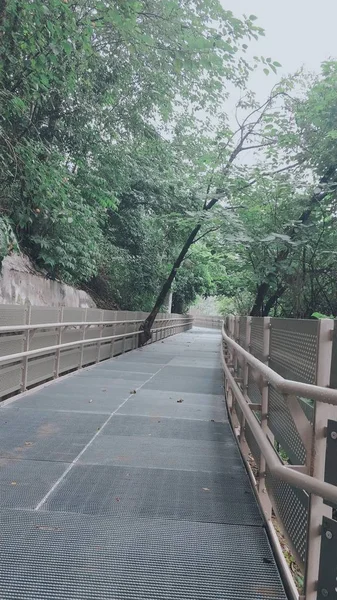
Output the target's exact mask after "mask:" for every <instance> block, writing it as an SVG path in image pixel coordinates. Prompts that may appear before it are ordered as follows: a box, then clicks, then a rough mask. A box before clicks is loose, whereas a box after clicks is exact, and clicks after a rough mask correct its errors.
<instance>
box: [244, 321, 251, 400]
mask: <svg viewBox="0 0 337 600" xmlns="http://www.w3.org/2000/svg"><path fill="white" fill-rule="evenodd" d="M251 331H252V317H247V320H246V335H245V350H247V352H250V336H251ZM248 380H249V365H248V363H247V361H246V360H245V362H244V363H243V395H244V397H245V398H246V399H247V398H248Z"/></svg>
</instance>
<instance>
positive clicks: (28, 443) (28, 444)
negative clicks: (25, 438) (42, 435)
mask: <svg viewBox="0 0 337 600" xmlns="http://www.w3.org/2000/svg"><path fill="white" fill-rule="evenodd" d="M32 445H33V442H25V446H32Z"/></svg>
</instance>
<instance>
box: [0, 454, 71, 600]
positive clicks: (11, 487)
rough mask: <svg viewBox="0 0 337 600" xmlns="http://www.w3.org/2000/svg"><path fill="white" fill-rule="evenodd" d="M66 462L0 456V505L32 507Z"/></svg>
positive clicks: (60, 473) (59, 474)
mask: <svg viewBox="0 0 337 600" xmlns="http://www.w3.org/2000/svg"><path fill="white" fill-rule="evenodd" d="M67 466H68V465H67V464H66V463H61V462H48V461H36V460H25V461H23V460H12V459H8V458H0V507H1V508H4V507H8V508H11V507H13V506H14V507H15V508H30V509H33V508H35V506H36V505H37V504H38V503H39V502H40V500H42V498H43V497H44V496H45V495H46V494H47V492H48V491H49V490H50V488H51V487H52V486H53V485H54V484H55V483H56V481H57V480H58V479H59V478H60V477H61V475H62V473H64V471H65V469H66V468H67ZM0 589H1V584H0ZM0 598H1V591H0Z"/></svg>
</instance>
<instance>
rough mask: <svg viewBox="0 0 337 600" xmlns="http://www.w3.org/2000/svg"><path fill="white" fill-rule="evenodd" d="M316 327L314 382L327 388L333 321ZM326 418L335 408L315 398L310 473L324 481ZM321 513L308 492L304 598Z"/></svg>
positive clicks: (313, 588) (312, 575)
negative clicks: (316, 343) (316, 342)
mask: <svg viewBox="0 0 337 600" xmlns="http://www.w3.org/2000/svg"><path fill="white" fill-rule="evenodd" d="M318 327H319V329H318V348H317V350H318V351H317V371H316V385H320V386H323V387H328V386H329V383H330V371H331V358H332V333H333V328H334V321H333V320H332V319H322V320H320V321H319V324H318ZM328 419H334V420H336V419H337V407H336V406H332V405H330V404H323V403H322V402H317V401H316V402H315V409H314V423H313V436H312V452H311V465H310V475H312V476H313V477H317V479H320V480H322V481H324V469H325V455H326V427H327V421H328ZM323 516H327V517H329V518H331V516H332V509H331V508H330V507H329V506H327V505H325V504H324V503H323V500H322V498H319V497H318V496H315V495H314V494H311V496H310V504H309V519H308V532H307V553H306V572H305V582H304V586H305V594H304V595H305V598H306V600H316V598H317V581H318V571H319V560H320V552H321V527H322V519H323Z"/></svg>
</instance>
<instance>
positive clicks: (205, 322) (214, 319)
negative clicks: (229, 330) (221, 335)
mask: <svg viewBox="0 0 337 600" xmlns="http://www.w3.org/2000/svg"><path fill="white" fill-rule="evenodd" d="M222 323H223V318H222V317H219V316H218V315H216V316H208V315H194V325H195V326H196V327H207V328H209V329H221V327H222Z"/></svg>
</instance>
